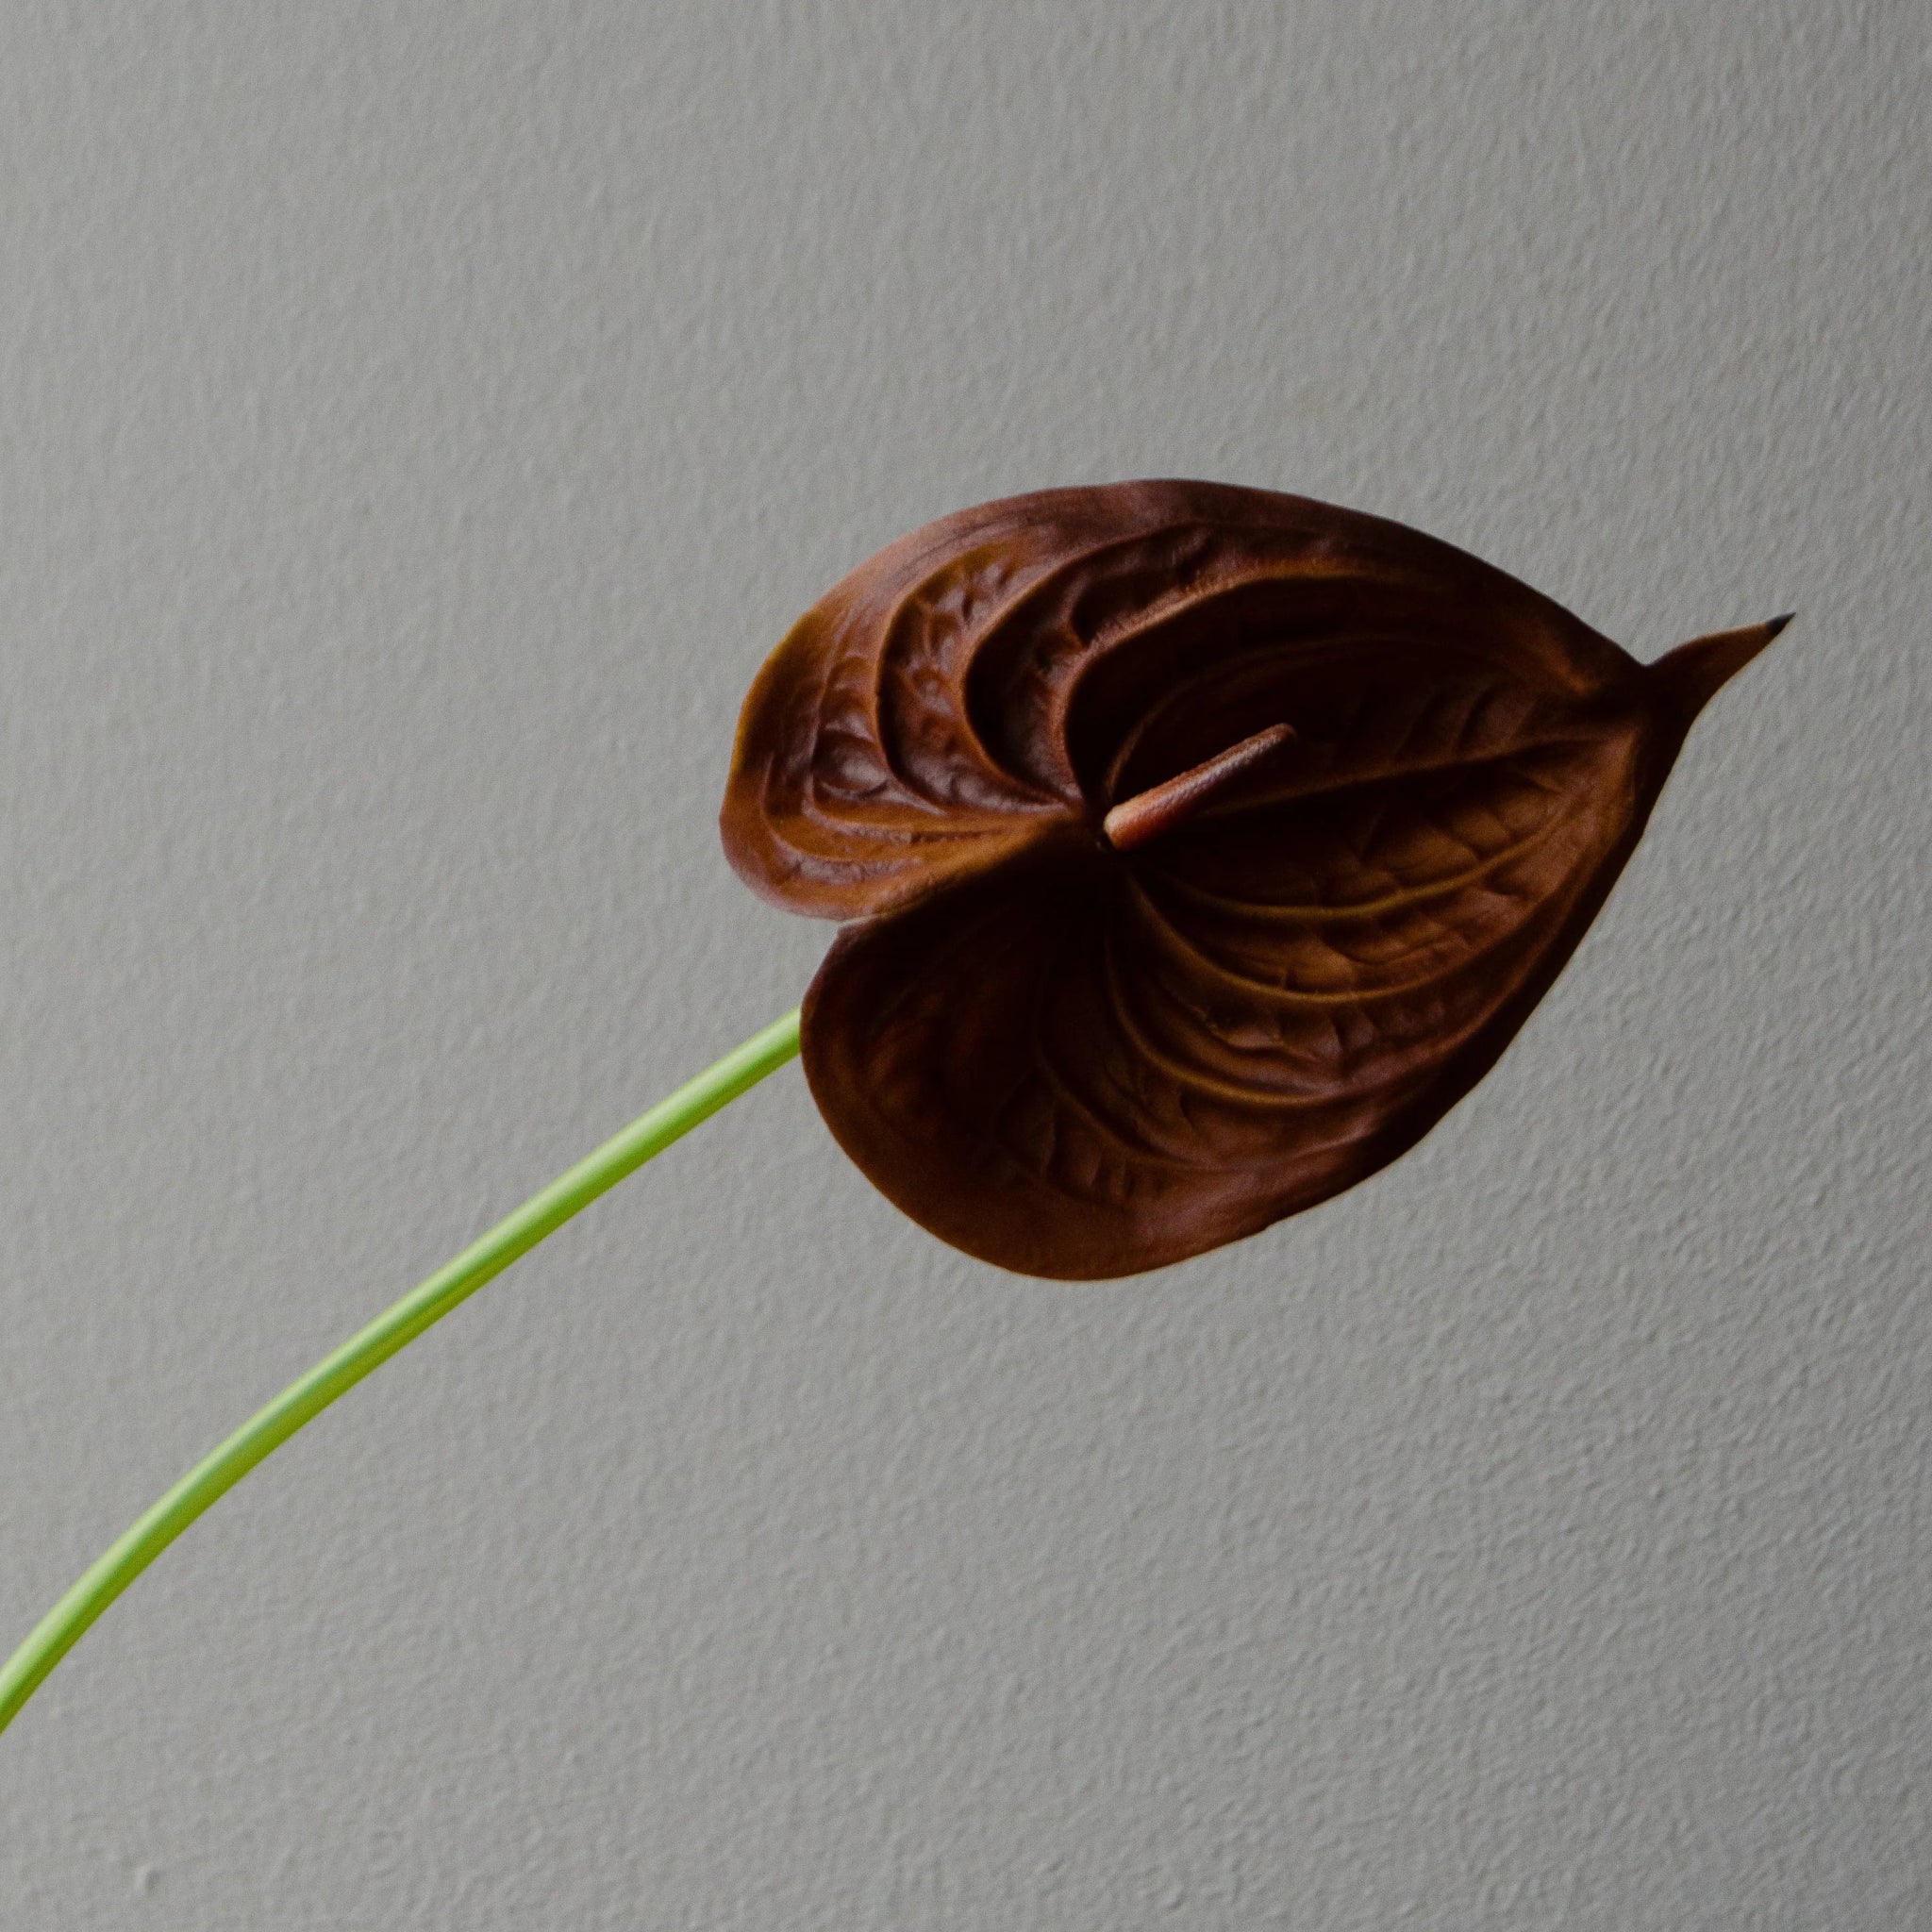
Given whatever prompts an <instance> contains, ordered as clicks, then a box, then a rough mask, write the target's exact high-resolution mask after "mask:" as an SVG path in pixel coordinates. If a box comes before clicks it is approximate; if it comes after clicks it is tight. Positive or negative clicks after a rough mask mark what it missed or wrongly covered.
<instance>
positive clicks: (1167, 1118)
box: [723, 482, 1783, 1278]
mask: <svg viewBox="0 0 1932 1932" xmlns="http://www.w3.org/2000/svg"><path fill="white" fill-rule="evenodd" d="M1782 624H1783V620H1778V621H1776V622H1774V623H1772V624H1768V625H1756V626H1752V627H1750V628H1748V629H1744V630H1739V631H1730V632H1725V633H1724V634H1723V635H1721V636H1719V637H1715V638H1708V639H1703V640H1700V641H1697V642H1695V643H1691V644H1686V645H1684V646H1682V647H1681V648H1680V649H1679V650H1676V651H1674V652H1672V653H1671V654H1670V655H1669V656H1667V657H1666V658H1662V659H1661V660H1660V661H1659V662H1657V664H1654V665H1650V666H1644V665H1641V664H1639V663H1638V662H1636V660H1635V659H1633V658H1630V657H1628V656H1627V655H1626V654H1625V653H1624V651H1622V650H1621V649H1619V648H1618V646H1617V645H1615V644H1613V643H1611V642H1610V641H1609V640H1608V639H1607V638H1604V637H1601V636H1599V635H1598V634H1597V633H1596V632H1595V631H1593V630H1591V629H1590V628H1589V627H1588V626H1587V625H1584V624H1582V623H1580V622H1579V621H1578V620H1577V619H1576V618H1574V617H1572V616H1571V615H1570V614H1569V613H1568V612H1567V611H1565V610H1563V609H1561V608H1559V607H1558V606H1557V605H1555V604H1553V603H1551V602H1550V600H1549V599H1548V598H1546V597H1543V596H1541V595H1540V594H1539V593H1538V592H1536V591H1532V590H1530V589H1529V588H1528V587H1527V586H1525V585H1524V584H1521V583H1518V582H1517V581H1516V580H1515V579H1514V578H1512V577H1509V576H1507V575H1504V574H1503V573H1502V572H1500V571H1497V570H1494V569H1491V567H1490V566H1489V565H1487V564H1485V563H1482V562H1480V561H1478V560H1477V559H1476V558H1473V557H1470V556H1467V555H1465V554H1464V553H1463V552H1461V551H1458V550H1456V549H1454V548H1452V547H1451V546H1450V545H1448V544H1446V543H1441V542H1438V541H1436V540H1435V539H1433V538H1429V537H1425V536H1423V535H1421V534H1420V533H1419V532H1417V531H1414V530H1409V529H1406V528H1404V527H1403V526H1402V525H1398V524H1391V523H1388V522H1385V521H1383V520H1382V519H1380V518H1376V517H1371V516H1364V515H1361V514H1359V513H1357V512H1355V511H1352V510H1343V509H1337V508H1331V507H1329V506H1327V505H1324V504H1319V503H1312V502H1308V501H1307V500H1306V499H1303V498H1300V497H1293V496H1280V495H1275V494H1274V493H1272V492H1269V491H1255V490H1239V489H1233V488H1228V487H1224V486H1222V485H1217V484H1207V483H1174V482H1160V483H1123V484H1116V485H1111V486H1108V487H1105V488H1096V489H1082V490H1058V491H1042V492H1041V493H1040V494H1037V495H1032V496H1022V497H1014V498H1010V499H1008V500H1007V501H1005V502H1000V503H991V504H986V505H983V506H982V507H980V508H976V509H970V510H962V511H960V512H959V513H958V514H957V515H955V516H950V517H945V518H942V519H941V521H939V522H938V523H935V524H931V525H927V526H926V527H925V528H924V529H922V530H917V531H915V532H913V533H912V534H911V535H910V536H908V537H903V538H901V539H900V540H899V541H897V542H896V543H893V544H891V546H890V547H888V548H887V549H885V550H883V551H881V552H880V553H879V554H878V555H877V556H876V557H874V558H872V559H871V560H870V561H869V562H867V563H864V564H862V565H860V567H859V568H858V570H856V571H854V572H853V573H852V575H850V576H848V577H847V578H845V580H844V581H843V582H842V583H841V584H840V585H838V586H837V587H836V588H835V589H834V590H832V591H830V592H829V593H828V594H827V595H826V596H825V597H824V599H823V601H821V602H820V603H819V604H818V605H817V606H815V607H814V608H812V609H811V610H810V611H808V613H807V614H806V616H805V617H804V618H802V619H801V620H800V621H799V623H798V625H796V626H795V627H794V628H793V630H792V631H791V635H790V636H789V637H787V638H786V639H785V641H783V642H782V643H781V644H780V645H779V646H778V648H777V650H776V651H775V652H774V654H773V655H772V657H771V658H770V659H769V661H768V662H767V663H766V664H765V666H764V669H763V670H762V671H761V672H760V673H759V675H758V680H757V682H756V683H755V684H754V685H753V687H752V691H751V693H750V695H749V697H748V698H747V699H746V701H745V706H744V711H743V715H742V718H741V722H740V725H739V733H738V744H737V750H736V755H735V757H734V759H733V763H732V770H731V777H730V783H729V786H728V789H727V791H726V795H725V801H724V814H723V829H724V845H725V850H726V852H727V854H728V855H729V857H730V859H731V862H732V864H733V865H734V866H735V867H736V868H737V870H738V872H739V873H740V874H741V876H742V877H743V878H744V879H745V880H746V881H747V883H749V884H750V885H751V886H752V887H753V888H754V889H755V890H756V891H758V892H760V893H761V894H763V895H764V896H765V897H766V898H768V899H770V900H772V901H774V903H775V904H777V905H780V906H783V907H786V908H790V909H791V910H793V911H799V912H808V913H813V914H816V915H818V916H820V917H824V918H831V919H839V920H844V921H849V922H851V924H847V925H846V927H845V929H844V930H843V931H841V933H840V934H839V936H838V938H837V939H836V941H834V943H833V945H832V948H831V950H830V952H829V953H828V954H827V956H826V958H825V960H824V965H823V966H822V967H821V968H820V970H819V973H818V975H817V977H816V978H815V979H814V980H813V982H812V985H811V989H810V991H808V994H807V996H806V1000H805V1016H804V1057H805V1068H806V1074H807V1077H808V1080H809V1082H810V1085H811V1091H812V1093H813V1095H814V1096H815V1098H816V1099H817V1101H818V1104H819V1107H820V1108H821V1110H822V1111H823V1112H824V1117H825V1119H826V1121H827V1123H828V1124H829V1125H830V1126H831V1129H832V1132H833V1133H834V1135H836V1136H837V1138H838V1140H839V1141H840V1144H841V1146H843V1147H844V1149H845V1150H846V1152H847V1153H848V1154H850V1155H851V1156H852V1158H854V1159H855V1160H856V1161H858V1164H859V1166H860V1167H861V1168H863V1169H864V1171H865V1172H866V1174H869V1175H870V1176H871V1177H872V1179H873V1180H874V1182H875V1183H876V1184H877V1185H878V1186H879V1187H880V1188H881V1189H882V1190H883V1191H885V1192H886V1193H887V1194H888V1195H889V1196H890V1197H891V1199H892V1200H893V1201H894V1202H896V1203H897V1204H898V1205H899V1206H900V1207H901V1208H904V1209H905V1210H906V1211H907V1212H908V1214H910V1215H911V1216H912V1217H913V1218H914V1219H915V1220H917V1221H919V1222H920V1223H922V1224H924V1226H926V1227H927V1228H929V1229H931V1230H932V1232H933V1233H935V1234H937V1235H939V1236H940V1237H941V1239H943V1240H945V1241H951V1242H953V1243H954V1244H955V1245H956V1246H958V1247H960V1248H963V1249H965V1250H966V1251H967V1252H968V1253H970V1254H973V1255H976V1256H979V1257H982V1258H984V1259H986V1260H989V1261H993V1262H997V1263H998V1264H1000V1265H1001V1266H1003V1267H1007V1268H1011V1269H1016V1270H1019V1271H1021V1272H1023V1273H1025V1274H1041V1275H1050V1276H1058V1277H1065V1278H1087V1277H1097V1276H1106V1275H1118V1274H1132V1273H1135V1272H1136V1271H1138V1270H1141V1269H1145V1268H1153V1267H1157V1266H1158V1265H1160V1264H1161V1263H1163V1262H1168V1261H1175V1260H1180V1259H1182V1258H1184V1257H1187V1256H1190V1255H1195V1254H1199V1253H1201V1252H1202V1251H1203V1250H1205V1249H1208V1248H1212V1247H1215V1246H1217V1245H1219V1244H1220V1243H1221V1242H1223V1241H1232V1240H1234V1239H1236V1238H1237V1237H1239V1236H1241V1235H1246V1234H1251V1233H1253V1232H1255V1231H1256V1230H1257V1228H1261V1227H1265V1226H1266V1225H1267V1224H1269V1223H1270V1222H1273V1221H1277V1220H1279V1219H1280V1218H1281V1217H1282V1216H1283V1215H1286V1214H1292V1213H1294V1212H1295V1211H1296V1210H1297V1209H1300V1208H1307V1207H1312V1206H1313V1205H1314V1204H1315V1203H1316V1202H1318V1201H1323V1200H1325V1199H1327V1198H1328V1197H1329V1196H1330V1195H1332V1194H1335V1193H1339V1192H1340V1191H1341V1190H1342V1189H1344V1188H1347V1187H1350V1186H1352V1185H1353V1184H1354V1183H1355V1182H1357V1181H1358V1180H1361V1179H1362V1178H1364V1177H1365V1176H1366V1175H1368V1174H1373V1173H1374V1171H1375V1170H1376V1169H1377V1168H1379V1167H1382V1166H1384V1165H1386V1164H1387V1163H1388V1162H1389V1161H1391V1160H1392V1159H1394V1158H1395V1157H1396V1156H1397V1155H1399V1154H1401V1153H1402V1152H1404V1151H1405V1150H1406V1149H1407V1148H1408V1147H1409V1146H1411V1145H1413V1144H1414V1142H1415V1141H1417V1140H1418V1139H1420V1138H1421V1136H1422V1135H1423V1134H1424V1133H1426V1132H1427V1131H1428V1129H1429V1128H1430V1127H1431V1126H1432V1125H1434V1124H1435V1123H1436V1122H1437V1121H1438V1120H1439V1119H1441V1116H1442V1114H1443V1113H1444V1112H1446V1111H1447V1109H1448V1108H1450V1107H1451V1106H1453V1105H1454V1104H1455V1102H1456V1101H1457V1100H1458V1099H1460V1098H1461V1096H1462V1095H1463V1094H1464V1093H1466V1092H1467V1091H1469V1090H1470V1088H1471V1087H1472V1086H1474V1084H1475V1082H1476V1081H1477V1080H1478V1079H1479V1078H1481V1076H1482V1074H1484V1073H1485V1072H1487V1071H1488V1069H1489V1068H1490V1066H1491V1064H1492V1063H1493V1062H1494V1060H1495V1058H1496V1057H1497V1056H1498V1055H1499V1054H1500V1053H1501V1052H1502V1050H1503V1048H1504V1047H1505V1046H1506V1045H1507V1043H1508V1041H1510V1039H1511V1038H1512V1037H1513V1035H1514V1034H1515V1032H1516V1030H1517V1028H1518V1027H1520V1026H1521V1025H1522V1024H1523V1022H1524V1019H1525V1018H1526V1017H1527V1015H1528V1013H1529V1011H1530V1009H1531V1008H1533V1007H1534V1006H1535V1004H1536V1003H1537V1001H1538V1000H1539V999H1541V997H1542V995H1543V993H1544V992H1545V991H1547V990H1548V988H1549V986H1550V983H1551V982H1552V980H1553V979H1554V978H1555V977H1556V975H1557V971H1558V970H1559V969H1560V968H1561V966H1562V965H1563V962H1564V961H1565V960H1566V959H1567V958H1569V956H1570V954H1571V952H1572V951H1573V950H1574V947H1575V945H1576V943H1577V941H1578V940H1579V939H1580V938H1581V937H1582V935H1583V932H1584V929H1585V928H1586V927H1587V926H1588V924H1590V921H1591V918H1592V917H1593V916H1594V915H1595V913H1596V911H1597V908H1599V907H1600V906H1601V905H1602V903H1603V901H1604V897H1605V895H1606V893H1607V891H1609V889H1610V886H1611V884H1612V883H1613V882H1614V880H1615V879H1616V876H1617V874H1618V873H1619V872H1620V871H1621V870H1622V868H1623V865H1624V861H1625V859H1627V858H1629V856H1630V852H1631V849H1632V848H1633V846H1634V845H1635V844H1636V842H1637V839H1638V836H1639V834H1640V833H1641V831H1642V829H1643V824H1644V822H1645V820H1646V819H1647V818H1648V816H1649V814H1650V810H1651V808H1652V806H1653V805H1654V804H1655V803H1656V800H1657V793H1658V791H1659V790H1660V789H1661V787H1662V785H1663V781H1664V778H1665V776H1666V775H1667V774H1668V773H1669V771H1670V768H1671V764H1672V762H1673V760H1674V758H1675V757H1676V754H1677V750H1678V748H1679V746H1680V745H1681V743H1682V741H1683V738H1684V734H1685V732H1686V731H1687V730H1688V729H1689V727H1690V724H1691V720H1692V719H1693V718H1694V717H1695V716H1696V713H1697V711H1698V709H1699V708H1701V706H1702V705H1703V704H1704V702H1705V701H1706V700H1707V698H1708V697H1709V696H1710V695H1711V693H1712V692H1713V691H1715V690H1716V689H1717V688H1718V686H1719V685H1720V684H1722V683H1723V681H1724V679H1725V678H1726V677H1728V676H1729V675H1731V674H1732V673H1733V672H1735V671H1736V670H1738V669H1739V668H1740V666H1741V665H1742V664H1744V663H1745V662H1747V661H1748V660H1749V658H1751V657H1753V656H1754V655H1755V654H1756V653H1757V651H1758V650H1759V649H1761V648H1762V647H1763V646H1764V644H1766V643H1768V642H1769V641H1770V640H1771V639H1772V638H1773V637H1774V636H1775V635H1776V633H1777V631H1778V630H1779V629H1780V628H1782Z"/></svg>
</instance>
